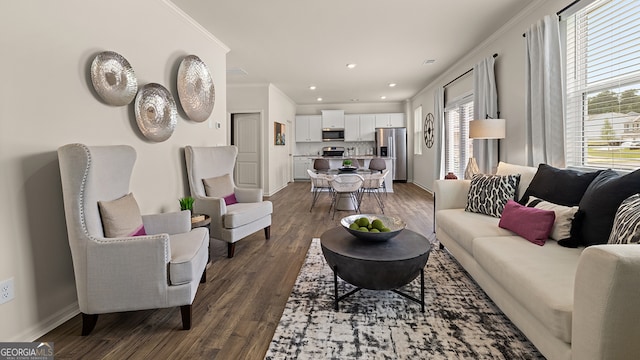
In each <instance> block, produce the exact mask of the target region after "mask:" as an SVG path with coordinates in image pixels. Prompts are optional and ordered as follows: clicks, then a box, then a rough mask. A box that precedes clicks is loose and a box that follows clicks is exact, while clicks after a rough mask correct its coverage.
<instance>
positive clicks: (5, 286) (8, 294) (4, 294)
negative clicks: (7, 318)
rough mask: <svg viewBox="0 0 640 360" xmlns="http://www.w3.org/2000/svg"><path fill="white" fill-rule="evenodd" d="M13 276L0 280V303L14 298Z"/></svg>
mask: <svg viewBox="0 0 640 360" xmlns="http://www.w3.org/2000/svg"><path fill="white" fill-rule="evenodd" d="M14 296H15V295H14V293H13V278H11V279H7V280H4V281H2V282H0V304H4V303H6V302H7V301H11V300H13V297H14Z"/></svg>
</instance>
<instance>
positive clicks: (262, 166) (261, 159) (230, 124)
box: [227, 110, 266, 191]
mask: <svg viewBox="0 0 640 360" xmlns="http://www.w3.org/2000/svg"><path fill="white" fill-rule="evenodd" d="M236 114H258V115H259V120H258V151H260V154H258V158H259V162H260V164H259V165H260V175H259V177H260V184H259V187H260V188H261V189H263V191H264V188H265V184H266V183H265V166H266V162H265V156H266V154H265V149H264V111H263V110H234V111H228V112H227V128H228V129H229V131H228V132H227V143H228V144H231V145H235V144H234V142H233V119H232V118H233V115H236ZM234 181H235V179H234Z"/></svg>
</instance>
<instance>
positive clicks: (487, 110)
mask: <svg viewBox="0 0 640 360" xmlns="http://www.w3.org/2000/svg"><path fill="white" fill-rule="evenodd" d="M494 65H495V59H494V58H493V56H490V57H488V58H486V59H484V60H482V61H481V62H479V63H478V64H476V65H475V66H474V67H473V105H474V106H473V118H474V119H476V120H481V119H486V118H487V117H489V118H492V119H497V118H498V89H497V87H496V76H495V71H494ZM498 141H499V140H478V139H476V140H473V156H474V157H475V158H476V162H477V163H478V168H479V169H480V173H484V174H491V173H494V170H495V169H496V168H497V166H498V155H499V154H498V143H497V142H498Z"/></svg>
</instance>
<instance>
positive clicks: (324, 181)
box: [307, 169, 333, 212]
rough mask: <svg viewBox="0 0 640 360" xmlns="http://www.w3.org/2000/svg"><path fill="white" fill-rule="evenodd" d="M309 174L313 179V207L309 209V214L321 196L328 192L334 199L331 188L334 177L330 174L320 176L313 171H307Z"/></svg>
mask: <svg viewBox="0 0 640 360" xmlns="http://www.w3.org/2000/svg"><path fill="white" fill-rule="evenodd" d="M307 173H308V174H309V178H310V179H311V207H310V208H309V212H311V210H312V209H313V206H314V205H315V204H316V202H317V201H318V198H319V197H320V194H322V193H323V192H326V193H327V194H328V195H329V197H331V198H333V196H332V191H333V188H332V187H331V179H333V176H332V175H328V174H320V173H317V172H315V171H313V170H311V169H307Z"/></svg>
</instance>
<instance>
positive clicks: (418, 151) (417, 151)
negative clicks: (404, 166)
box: [413, 105, 424, 155]
mask: <svg viewBox="0 0 640 360" xmlns="http://www.w3.org/2000/svg"><path fill="white" fill-rule="evenodd" d="M422 121H423V119H422V105H420V106H418V107H417V108H416V109H415V110H413V154H414V155H422V144H423V143H424V134H423V133H422Z"/></svg>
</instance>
